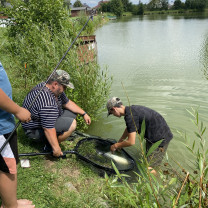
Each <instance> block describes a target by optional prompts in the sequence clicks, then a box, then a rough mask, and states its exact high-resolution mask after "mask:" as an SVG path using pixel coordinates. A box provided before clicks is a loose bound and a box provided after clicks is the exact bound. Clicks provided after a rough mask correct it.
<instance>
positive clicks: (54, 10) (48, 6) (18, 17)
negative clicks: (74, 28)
mask: <svg viewBox="0 0 208 208" xmlns="http://www.w3.org/2000/svg"><path fill="white" fill-rule="evenodd" d="M10 3H11V7H8V8H6V9H5V14H6V15H7V16H9V18H10V19H11V20H12V22H11V23H10V26H9V27H8V33H9V36H10V37H15V36H16V35H17V34H22V35H23V36H26V35H27V32H28V31H30V30H31V27H33V25H38V27H40V28H41V27H42V26H43V25H44V26H45V25H47V27H48V28H49V30H50V31H51V33H53V32H54V31H55V30H60V29H61V27H62V25H61V22H62V23H63V22H65V23H64V24H68V23H67V18H68V16H69V15H68V13H67V12H66V10H64V7H63V1H61V0H41V1H39V0H30V1H29V2H28V3H25V2H24V1H22V0H11V1H10ZM14 20H15V24H14V22H13V21H14Z"/></svg>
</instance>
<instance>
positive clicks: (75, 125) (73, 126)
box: [69, 119, 77, 131]
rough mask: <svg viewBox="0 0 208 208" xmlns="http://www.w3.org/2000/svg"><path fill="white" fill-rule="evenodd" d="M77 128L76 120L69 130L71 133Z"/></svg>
mask: <svg viewBox="0 0 208 208" xmlns="http://www.w3.org/2000/svg"><path fill="white" fill-rule="evenodd" d="M76 128H77V121H76V119H74V120H73V122H72V124H71V126H70V128H69V131H74V130H75V129H76Z"/></svg>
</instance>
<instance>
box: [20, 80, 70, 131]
mask: <svg viewBox="0 0 208 208" xmlns="http://www.w3.org/2000/svg"><path fill="white" fill-rule="evenodd" d="M44 84H45V83H44V82H42V83H40V84H38V85H37V86H36V87H34V88H33V89H32V90H31V91H30V92H29V93H28V94H27V96H26V97H25V100H24V103H23V107H24V108H26V109H28V108H29V106H30V105H31V103H32V101H33V100H34V98H35V97H36V96H37V94H38V93H39V91H40V89H41V88H42V87H43V85H44ZM68 101H69V99H68V98H67V97H66V95H65V93H62V94H61V95H60V96H59V97H58V99H57V98H56V97H55V95H54V93H53V92H52V91H51V90H50V89H48V88H47V87H46V86H45V87H44V88H43V90H42V91H41V93H40V94H39V95H38V97H37V99H36V101H35V102H34V103H33V105H32V107H31V108H30V109H29V111H30V113H31V115H32V120H31V121H30V122H29V123H22V127H23V128H24V129H36V128H41V127H42V128H47V129H51V128H54V126H55V123H56V120H57V118H58V117H59V116H61V115H62V114H63V108H62V106H63V105H64V104H66V103H67V102H68Z"/></svg>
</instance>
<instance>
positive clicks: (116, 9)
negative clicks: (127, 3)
mask: <svg viewBox="0 0 208 208" xmlns="http://www.w3.org/2000/svg"><path fill="white" fill-rule="evenodd" d="M111 11H112V12H113V13H114V14H115V15H116V16H118V17H120V16H121V15H122V14H123V4H122V1H121V0H112V1H111Z"/></svg>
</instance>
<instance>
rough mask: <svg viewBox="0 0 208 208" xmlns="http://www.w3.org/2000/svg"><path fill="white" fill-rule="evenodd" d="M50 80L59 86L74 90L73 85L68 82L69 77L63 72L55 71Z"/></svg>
mask: <svg viewBox="0 0 208 208" xmlns="http://www.w3.org/2000/svg"><path fill="white" fill-rule="evenodd" d="M51 80H54V81H57V82H58V83H59V84H61V85H64V86H67V87H70V88H71V89H74V85H73V84H72V83H71V82H70V81H69V80H70V75H69V74H68V73H67V72H65V71H64V70H61V69H60V70H56V72H55V73H54V74H53V75H52V77H51Z"/></svg>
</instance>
